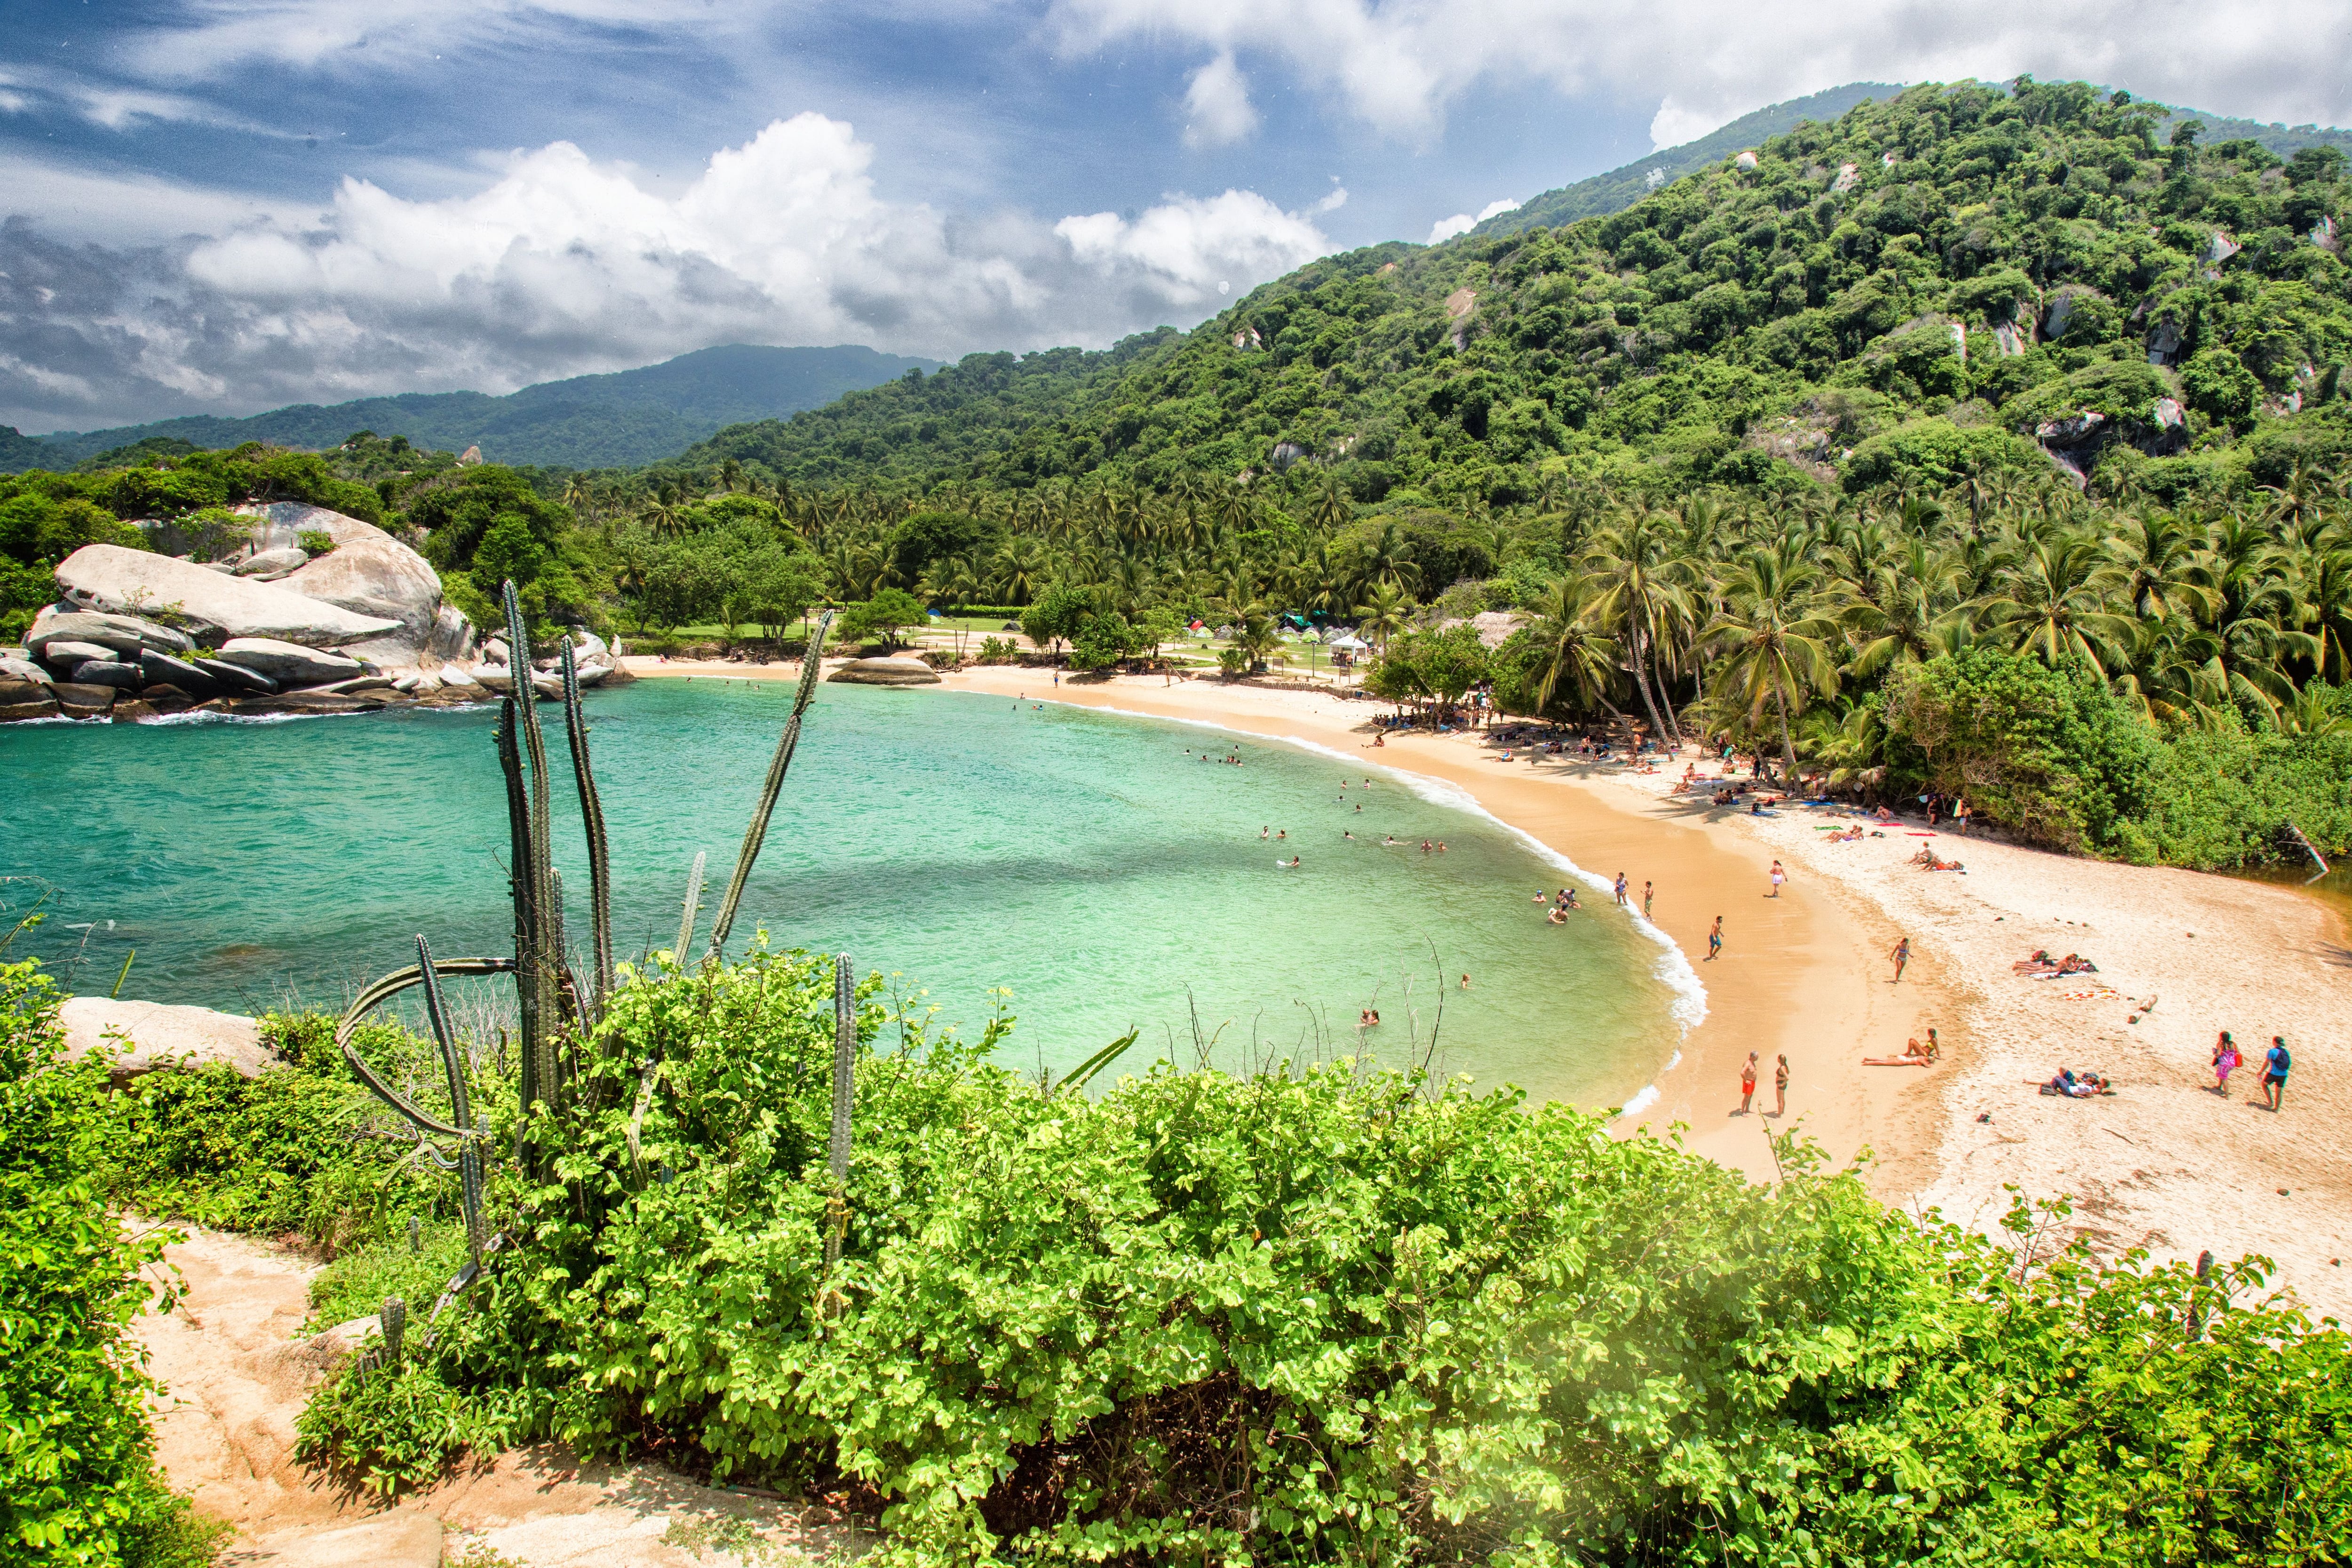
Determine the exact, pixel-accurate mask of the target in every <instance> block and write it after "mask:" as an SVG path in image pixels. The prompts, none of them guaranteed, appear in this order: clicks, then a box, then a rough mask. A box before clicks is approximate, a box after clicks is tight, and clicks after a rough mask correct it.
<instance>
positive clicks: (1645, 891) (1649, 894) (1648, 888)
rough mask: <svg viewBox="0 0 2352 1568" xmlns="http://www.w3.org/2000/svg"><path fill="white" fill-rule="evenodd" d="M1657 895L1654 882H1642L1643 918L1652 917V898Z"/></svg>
mask: <svg viewBox="0 0 2352 1568" xmlns="http://www.w3.org/2000/svg"><path fill="white" fill-rule="evenodd" d="M1656 896H1657V895H1656V893H1655V891H1654V886H1653V884H1651V883H1648V882H1644V883H1643V884H1642V918H1643V920H1648V919H1649V918H1650V900H1652V899H1653V898H1655V897H1656Z"/></svg>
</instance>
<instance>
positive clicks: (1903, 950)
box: [1886, 936, 1911, 985]
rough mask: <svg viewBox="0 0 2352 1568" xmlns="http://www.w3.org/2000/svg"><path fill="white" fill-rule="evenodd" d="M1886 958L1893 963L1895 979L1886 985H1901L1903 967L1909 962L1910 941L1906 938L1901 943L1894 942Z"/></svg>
mask: <svg viewBox="0 0 2352 1568" xmlns="http://www.w3.org/2000/svg"><path fill="white" fill-rule="evenodd" d="M1886 956H1887V957H1888V958H1890V959H1892V960H1894V962H1895V978H1894V979H1893V980H1892V981H1890V982H1889V983H1888V984H1895V985H1900V984H1903V966H1904V965H1905V964H1906V963H1910V962H1911V939H1910V938H1909V937H1907V936H1906V937H1905V938H1904V939H1903V940H1902V941H1901V942H1896V943H1895V946H1894V948H1893V950H1892V951H1890V952H1888V953H1887V955H1886Z"/></svg>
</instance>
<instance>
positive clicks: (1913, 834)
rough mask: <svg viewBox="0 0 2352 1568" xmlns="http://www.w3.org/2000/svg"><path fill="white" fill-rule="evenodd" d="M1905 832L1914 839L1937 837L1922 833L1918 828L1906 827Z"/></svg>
mask: <svg viewBox="0 0 2352 1568" xmlns="http://www.w3.org/2000/svg"><path fill="white" fill-rule="evenodd" d="M1903 831H1904V832H1906V833H1907V834H1909V835H1910V836H1911V837H1914V838H1933V837H1936V836H1935V835H1934V834H1932V833H1922V832H1920V831H1919V830H1918V829H1917V828H1916V827H1906V828H1905V829H1904V830H1903Z"/></svg>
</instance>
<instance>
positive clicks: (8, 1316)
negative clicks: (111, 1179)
mask: <svg viewBox="0 0 2352 1568" xmlns="http://www.w3.org/2000/svg"><path fill="white" fill-rule="evenodd" d="M0 952H5V944H0ZM59 999H60V998H59V996H58V993H57V990H56V988H55V987H54V986H52V985H51V984H49V982H48V980H47V977H46V976H44V975H42V974H41V973H39V971H38V969H37V966H36V965H34V964H31V963H5V962H0V1364H5V1367H6V1369H7V1371H6V1375H5V1376H0V1564H8V1565H11V1568H14V1565H16V1564H31V1563H76V1564H89V1568H118V1565H122V1568H196V1565H198V1564H201V1563H209V1562H211V1561H212V1557H213V1552H212V1550H211V1542H212V1538H213V1535H214V1533H215V1532H214V1531H212V1530H211V1529H209V1528H208V1527H205V1526H204V1525H201V1524H199V1523H197V1522H196V1521H194V1520H193V1519H192V1518H191V1517H190V1515H189V1513H188V1510H187V1505H186V1504H185V1502H184V1501H183V1500H181V1499H179V1498H176V1497H174V1496H173V1494H172V1493H171V1491H170V1490H169V1489H168V1488H167V1487H166V1486H165V1485H164V1484H163V1480H162V1479H161V1478H160V1477H159V1476H157V1474H156V1473H155V1469H154V1437H153V1436H152V1433H150V1432H149V1430H148V1427H147V1413H146V1408H145V1398H146V1395H147V1394H148V1392H149V1391H150V1389H151V1387H152V1384H151V1383H150V1381H149V1380H148V1378H147V1376H146V1373H145V1371H144V1369H143V1368H142V1365H141V1363H140V1357H139V1354H138V1352H137V1348H136V1346H135V1345H134V1344H133V1343H132V1342H131V1341H130V1339H129V1338H128V1337H127V1335H126V1334H125V1333H124V1331H123V1329H124V1325H125V1324H127V1323H128V1322H129V1321H130V1320H131V1317H132V1316H133V1315H135V1314H136V1313H138V1312H140V1311H141V1310H145V1309H147V1308H149V1307H150V1306H151V1305H153V1304H155V1292H154V1291H153V1290H152V1289H151V1288H150V1284H149V1281H148V1280H147V1279H144V1278H142V1270H143V1269H146V1268H151V1267H152V1265H153V1264H154V1262H155V1260H156V1259H157V1258H159V1257H160V1256H161V1255H162V1253H163V1239H164V1238H163V1237H162V1236H160V1235H158V1234H156V1233H155V1232H153V1231H152V1230H150V1231H148V1232H147V1233H145V1234H142V1235H139V1236H135V1237H133V1236H126V1235H125V1234H124V1233H123V1230H122V1228H121V1226H120V1225H119V1224H118V1223H117V1219H116V1216H115V1215H114V1214H113V1213H112V1212H110V1208H109V1206H108V1205H107V1203H106V1201H105V1200H106V1195H107V1194H106V1193H105V1191H104V1186H103V1182H102V1178H101V1176H100V1173H101V1172H102V1171H103V1170H104V1169H105V1168H106V1167H107V1165H108V1164H109V1163H110V1160H111V1158H112V1156H113V1153H114V1144H113V1142H112V1133H113V1131H114V1129H113V1126H112V1123H111V1118H110V1116H109V1115H108V1114H107V1091H106V1071H105V1068H104V1066H103V1064H99V1063H92V1064H87V1065H82V1066H76V1067H64V1066H60V1065H58V1052H59V1049H60V1047H61V1044H62V1041H61V1039H60V1037H59V1035H58V1028H57V1022H56V1018H57V1008H58V1001H59ZM170 1300H172V1295H171V1292H170V1291H169V1290H168V1289H166V1290H165V1291H164V1292H163V1304H165V1305H168V1304H169V1302H170Z"/></svg>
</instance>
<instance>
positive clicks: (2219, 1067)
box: [2212, 1029, 2294, 1110]
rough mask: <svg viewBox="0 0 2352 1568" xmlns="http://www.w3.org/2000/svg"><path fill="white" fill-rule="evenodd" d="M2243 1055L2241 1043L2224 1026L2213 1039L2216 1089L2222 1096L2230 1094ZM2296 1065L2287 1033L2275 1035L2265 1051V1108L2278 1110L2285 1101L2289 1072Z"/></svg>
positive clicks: (2249, 1101)
mask: <svg viewBox="0 0 2352 1568" xmlns="http://www.w3.org/2000/svg"><path fill="white" fill-rule="evenodd" d="M2242 1059H2243V1058H2241V1057H2240V1056H2239V1054H2238V1043H2237V1042H2236V1041H2235V1040H2233V1039H2231V1037H2230V1031H2229V1030H2227V1029H2224V1030H2222V1031H2221V1037H2220V1038H2219V1039H2217V1040H2215V1041H2214V1042H2213V1063H2212V1066H2213V1090H2212V1091H2213V1093H2215V1094H2217V1095H2219V1096H2221V1098H2222V1099H2223V1100H2227V1099H2229V1098H2230V1075H2231V1073H2233V1072H2235V1071H2237V1070H2238V1067H2239V1064H2240V1063H2241V1061H2242ZM2293 1068H2294V1052H2293V1051H2291V1050H2289V1049H2287V1044H2286V1037H2285V1036H2284V1035H2273V1036H2272V1037H2271V1047H2270V1049H2269V1050H2267V1051H2264V1052H2263V1100H2262V1103H2263V1109H2264V1110H2278V1109H2280V1108H2281V1107H2282V1106H2284V1104H2285V1103H2286V1075H2287V1074H2288V1072H2290V1071H2291V1070H2293ZM2246 1103H2247V1104H2249V1105H2252V1103H2254V1102H2253V1101H2252V1100H2248V1101H2247V1102H2246Z"/></svg>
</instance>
